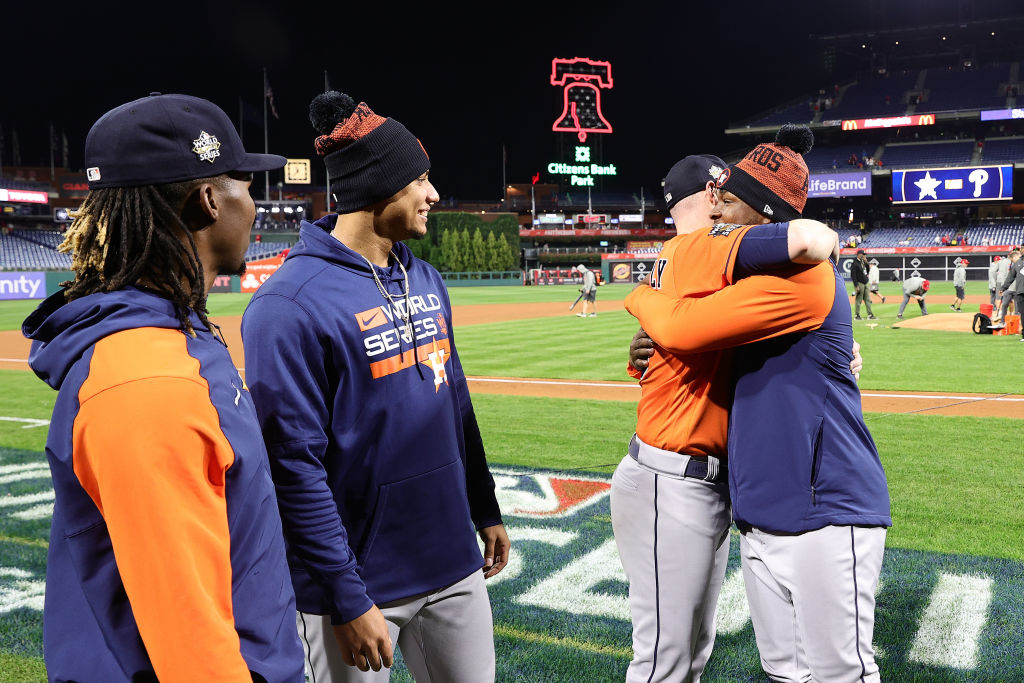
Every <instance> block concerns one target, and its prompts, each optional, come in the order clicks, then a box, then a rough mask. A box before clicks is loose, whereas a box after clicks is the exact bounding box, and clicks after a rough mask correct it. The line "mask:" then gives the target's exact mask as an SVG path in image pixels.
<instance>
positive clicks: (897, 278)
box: [889, 268, 900, 282]
mask: <svg viewBox="0 0 1024 683" xmlns="http://www.w3.org/2000/svg"><path fill="white" fill-rule="evenodd" d="M889 279H890V280H892V281H893V282H899V281H900V269H899V268H893V269H892V277H890V278H889Z"/></svg>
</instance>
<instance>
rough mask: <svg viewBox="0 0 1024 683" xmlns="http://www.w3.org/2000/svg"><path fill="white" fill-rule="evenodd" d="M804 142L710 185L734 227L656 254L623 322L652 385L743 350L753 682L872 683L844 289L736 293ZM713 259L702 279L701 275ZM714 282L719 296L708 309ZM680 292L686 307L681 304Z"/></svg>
mask: <svg viewBox="0 0 1024 683" xmlns="http://www.w3.org/2000/svg"><path fill="white" fill-rule="evenodd" d="M794 128H795V129H796V130H794ZM810 139H811V138H810V131H809V130H807V129H806V128H804V127H783V129H782V130H780V133H779V136H778V137H777V138H776V143H775V144H763V145H759V146H757V147H756V148H755V149H754V150H753V151H752V152H751V153H750V154H748V155H747V156H746V157H745V158H744V159H743V160H741V161H740V162H739V163H738V164H736V165H734V166H731V167H730V168H729V169H727V171H726V172H724V173H723V174H722V175H721V176H719V179H718V181H717V183H716V185H717V187H718V191H719V193H720V195H721V201H722V202H723V204H724V205H725V206H726V207H727V209H728V210H729V214H728V219H731V220H733V221H735V222H736V224H734V225H719V226H715V227H714V228H711V229H709V230H702V231H698V232H696V233H695V234H694V235H695V236H694V237H692V238H691V241H692V244H688V245H687V248H686V249H674V250H671V251H669V250H665V251H663V252H662V255H661V256H660V257H659V260H658V262H656V264H655V272H657V273H660V274H661V277H660V278H659V279H657V280H655V279H654V278H652V280H651V282H650V284H649V286H640V287H638V288H637V289H635V290H634V291H633V292H632V293H631V294H630V295H629V296H628V297H627V299H626V308H627V310H629V311H630V312H631V313H633V314H634V315H635V316H636V317H637V318H638V319H639V320H640V323H641V325H642V326H643V327H644V329H645V330H646V331H647V332H648V333H649V334H650V336H651V337H652V338H653V339H654V342H655V344H656V347H655V354H654V356H653V357H652V358H651V362H650V367H649V369H648V372H650V371H651V368H654V367H655V363H656V362H657V361H658V359H659V356H661V355H662V354H665V355H669V354H682V355H683V356H686V355H687V354H693V353H705V352H708V351H714V350H716V349H723V348H728V347H732V346H734V345H736V344H741V343H745V344H747V345H746V346H744V348H743V349H742V350H741V351H738V352H737V353H736V354H735V355H734V356H733V376H734V394H733V396H734V398H733V402H732V409H731V414H730V418H729V425H730V428H729V431H730V433H729V442H728V455H729V458H728V479H729V489H730V495H731V501H732V506H733V515H734V517H735V519H736V522H737V525H738V526H739V528H740V531H741V539H740V547H741V555H742V560H743V571H744V580H745V584H746V588H747V597H748V602H749V604H750V608H751V618H752V621H753V624H754V632H755V637H756V639H757V644H758V649H759V651H760V654H761V661H762V666H763V667H764V669H765V671H766V672H767V673H768V675H769V676H770V677H771V678H773V679H774V680H782V681H809V680H820V681H832V680H865V681H877V680H878V669H877V665H876V664H875V662H874V652H873V649H872V645H871V634H872V630H873V621H874V617H873V614H874V591H875V587H876V586H877V583H878V576H879V573H880V570H881V560H882V553H883V549H884V541H885V529H886V527H888V526H889V525H890V524H891V518H890V516H889V498H888V492H887V487H886V483H885V475H884V471H883V470H882V466H881V462H880V460H879V458H878V453H877V451H876V449H875V447H874V443H873V442H872V440H871V437H870V434H869V433H868V432H867V429H866V427H865V426H864V423H863V418H862V416H861V412H860V394H859V391H858V390H857V387H856V383H855V381H854V378H853V376H852V375H851V374H850V373H849V372H847V371H846V367H847V365H848V363H849V361H850V352H849V349H850V347H851V346H852V337H851V312H850V308H849V305H848V303H847V299H846V292H845V286H844V283H843V280H842V276H841V275H840V273H839V272H838V270H837V269H836V268H835V265H834V264H833V263H817V264H815V265H791V266H790V267H788V268H783V269H780V270H773V271H770V272H761V273H754V274H749V275H748V276H747V277H744V278H742V279H738V275H744V274H746V273H743V271H742V269H739V268H738V267H739V266H740V265H741V263H742V262H741V258H742V257H741V256H740V254H741V252H742V251H743V249H744V246H743V245H744V244H745V243H746V242H748V241H751V239H752V238H754V237H755V236H756V235H757V233H756V228H754V227H751V224H756V223H759V222H760V223H763V222H766V221H767V220H786V219H793V218H795V217H797V216H799V211H800V210H801V209H802V208H803V205H804V203H805V201H806V178H807V167H806V165H805V164H804V162H803V159H802V157H801V156H800V153H802V152H804V151H806V150H807V149H809V148H810ZM754 207H763V208H757V209H755V208H754ZM769 216H770V217H771V219H769V218H768V217H769ZM726 219H727V218H726V214H725V213H723V220H726ZM792 225H793V224H792V223H791V226H792ZM737 243H738V244H737ZM769 244H771V243H770V242H769ZM758 246H761V248H764V245H758ZM734 247H735V248H734ZM709 253H710V254H711V256H712V257H713V260H714V263H712V264H710V265H703V264H706V263H707V262H708V261H709V258H708V254H709ZM716 265H717V267H715V266H716ZM694 280H696V281H695V282H694ZM723 280H724V281H725V284H728V285H729V286H726V287H725V288H724V289H721V291H717V292H715V293H713V294H709V295H707V292H708V291H709V290H712V291H713V290H715V289H719V288H721V287H722V284H723ZM683 282H685V283H686V287H688V288H690V291H689V292H687V293H685V294H684V295H683V296H682V297H680V288H681V287H680V283H683ZM751 341H754V342H755V343H748V342H751ZM726 381H728V380H726ZM709 390H710V388H709Z"/></svg>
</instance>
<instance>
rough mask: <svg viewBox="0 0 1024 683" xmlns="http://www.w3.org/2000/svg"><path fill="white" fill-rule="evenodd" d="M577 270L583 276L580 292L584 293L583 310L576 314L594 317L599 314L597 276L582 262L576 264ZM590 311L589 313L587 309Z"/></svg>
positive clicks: (583, 316) (581, 316) (582, 316)
mask: <svg viewBox="0 0 1024 683" xmlns="http://www.w3.org/2000/svg"><path fill="white" fill-rule="evenodd" d="M576 271H577V272H578V273H579V274H580V275H582V276H583V288H582V289H581V290H580V293H581V294H582V295H583V310H582V311H580V312H579V313H577V314H576V315H577V316H579V317H580V318H586V317H590V318H593V317H594V316H596V315H597V278H596V277H595V276H594V271H592V270H590V269H589V268H587V267H586V266H585V265H583V264H582V263H581V264H580V265H578V266H576ZM588 310H589V311H590V312H589V313H587V311H588Z"/></svg>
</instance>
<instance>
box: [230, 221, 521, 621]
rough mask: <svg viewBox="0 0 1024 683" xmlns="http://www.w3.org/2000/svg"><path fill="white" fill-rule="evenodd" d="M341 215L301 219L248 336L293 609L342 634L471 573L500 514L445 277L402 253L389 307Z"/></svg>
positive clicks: (387, 282) (256, 302) (263, 291)
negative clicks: (342, 236)
mask: <svg viewBox="0 0 1024 683" xmlns="http://www.w3.org/2000/svg"><path fill="white" fill-rule="evenodd" d="M336 220H337V216H336V215H331V216H327V217H325V218H323V219H321V220H320V221H318V222H317V223H316V224H311V223H307V222H303V223H302V229H301V238H300V240H299V242H298V243H297V244H296V245H295V247H294V248H293V249H292V250H291V251H290V253H289V254H288V258H287V259H286V260H285V262H284V264H283V265H282V266H281V268H280V269H279V270H278V271H277V272H276V273H275V274H274V275H273V276H272V277H271V278H269V279H268V280H267V282H265V283H264V284H263V285H262V286H261V287H260V289H259V291H258V292H257V293H256V295H255V296H254V297H253V300H252V302H251V303H250V304H249V308H248V309H247V310H246V312H245V316H244V317H243V319H242V338H243V340H244V346H245V363H246V379H247V381H248V383H249V385H250V387H251V390H252V394H253V398H254V400H255V401H256V409H257V412H258V413H259V418H260V423H261V426H262V428H263V436H264V439H265V440H266V443H267V448H268V451H269V453H270V460H271V468H272V472H273V476H274V483H275V485H276V486H277V495H278V501H279V505H280V508H281V515H282V518H283V521H284V529H285V537H286V540H287V542H288V546H289V563H290V565H291V572H292V581H293V583H294V586H295V592H296V602H297V605H298V608H299V609H300V610H301V611H303V612H309V613H315V614H330V615H332V619H333V621H334V623H344V622H347V621H350V620H352V619H354V618H356V617H358V616H360V615H362V614H363V613H364V612H366V610H368V609H369V608H370V607H371V606H372V605H373V604H375V603H376V604H382V603H386V602H390V601H393V600H397V599H400V598H406V597H410V596H413V595H418V594H421V593H425V592H428V591H431V590H435V589H437V588H441V587H443V586H446V585H449V584H451V583H454V582H456V581H458V580H460V579H463V578H465V577H466V576H468V575H469V574H470V573H472V572H473V571H478V570H479V569H480V568H481V566H482V565H483V558H482V557H481V555H480V551H479V548H478V546H477V542H476V535H475V533H474V527H475V528H476V529H482V528H484V527H487V526H493V525H495V524H500V523H501V515H500V512H499V509H498V504H497V500H496V498H495V496H494V481H493V479H492V478H491V475H490V472H489V470H488V468H487V462H486V460H485V458H484V451H483V444H482V441H481V439H480V432H479V429H478V427H477V423H476V417H475V415H474V413H473V406H472V403H471V402H470V397H469V390H468V388H467V385H466V379H465V376H464V374H463V372H462V366H461V364H460V363H459V358H458V353H457V352H456V351H455V345H454V342H453V340H452V319H451V304H450V302H449V300H448V294H447V290H446V289H445V286H444V282H443V281H442V280H441V276H440V275H439V274H438V273H437V271H436V270H434V269H433V268H432V267H431V266H430V265H428V264H426V263H424V262H423V261H421V260H419V259H417V258H415V257H413V256H412V254H411V253H410V251H409V249H408V248H407V247H406V246H405V245H404V244H402V243H400V242H399V243H397V244H395V247H394V253H395V254H396V256H397V257H398V258H399V259H400V260H401V262H402V265H404V267H405V269H406V271H407V272H408V276H409V282H406V281H405V277H404V275H403V274H402V270H401V268H400V267H399V265H398V264H397V263H392V264H391V265H390V267H388V268H378V267H376V266H374V269H375V270H376V273H377V276H378V278H379V280H380V283H381V286H382V287H384V288H385V289H386V291H387V292H389V293H391V294H392V296H393V300H394V301H395V303H394V304H392V303H389V301H388V300H387V299H386V298H385V297H384V295H383V294H382V293H381V291H380V290H379V287H378V284H377V282H376V281H375V280H374V277H373V275H372V273H371V271H370V267H371V266H370V265H369V263H368V262H367V261H366V260H365V259H364V258H363V257H362V256H360V255H359V254H358V253H356V252H354V251H352V250H351V249H349V248H348V247H346V246H345V245H344V244H342V243H341V242H339V241H338V240H337V239H335V238H334V237H333V236H332V235H331V234H330V232H329V231H330V230H331V229H332V228H333V226H334V223H335V221H336ZM407 286H408V291H409V305H408V308H409V310H410V315H409V326H410V327H411V331H412V334H411V335H410V334H408V332H407V326H406V323H405V321H404V320H403V315H402V313H403V311H404V310H405V308H406V301H405V297H404V296H403V295H404V292H405V291H406V290H405V288H406V287H407Z"/></svg>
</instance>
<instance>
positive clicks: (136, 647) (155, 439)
mask: <svg viewBox="0 0 1024 683" xmlns="http://www.w3.org/2000/svg"><path fill="white" fill-rule="evenodd" d="M191 322H192V325H193V327H194V328H195V336H191V335H188V334H185V333H183V332H182V331H181V330H180V329H179V326H180V323H179V321H178V318H177V316H176V314H175V309H174V305H173V304H172V303H171V301H169V300H168V299H166V298H163V297H161V296H158V295H157V294H154V293H152V292H149V291H144V290H141V289H136V288H134V287H128V288H126V289H123V290H118V291H116V292H110V293H98V294H91V295H89V296H85V297H82V298H79V299H75V300H74V301H71V302H69V303H65V299H64V292H58V293H56V294H54V295H53V296H51V297H50V298H48V299H47V300H46V301H44V302H43V303H42V304H41V305H40V306H39V308H38V309H36V311H35V312H34V313H33V314H32V315H31V316H29V318H28V319H27V320H26V321H25V324H24V326H23V332H24V333H25V336H27V337H29V338H30V339H32V353H31V356H30V358H29V364H30V365H31V366H32V369H33V370H34V371H35V372H36V374H37V375H38V376H39V377H40V378H41V379H43V380H44V381H46V382H47V383H48V384H49V385H50V386H51V387H53V388H54V389H57V390H58V392H59V393H58V395H57V401H56V405H55V406H54V410H53V420H52V422H51V424H50V430H49V434H48V435H47V441H46V457H47V459H48V460H49V463H50V471H51V473H52V475H53V489H54V494H55V499H56V500H55V503H54V508H53V523H52V526H51V530H50V545H49V551H48V555H47V560H46V603H45V607H44V612H43V649H44V652H45V657H46V669H47V674H48V676H49V679H50V680H51V681H111V682H114V681H126V682H127V681H139V680H146V681H148V680H156V679H157V678H159V679H160V680H165V681H212V680H217V681H251V680H253V679H255V676H251V675H250V671H251V672H253V673H255V674H258V675H259V676H260V678H259V679H257V680H266V681H269V682H271V683H274V682H281V681H292V682H296V681H301V680H302V676H303V673H302V672H303V669H302V646H301V645H300V644H299V639H298V634H297V633H296V630H295V616H294V615H295V612H294V609H295V599H294V596H293V593H292V588H291V586H290V585H289V581H288V565H287V562H286V560H285V548H284V541H283V537H282V533H281V520H280V517H279V516H278V512H277V503H276V501H275V496H274V487H273V482H272V481H271V477H270V472H269V467H268V463H267V453H266V450H265V449H264V447H263V442H262V440H261V439H260V438H259V432H258V429H257V420H256V411H255V408H254V406H253V404H252V400H251V399H250V397H249V392H247V391H246V390H245V385H244V384H243V383H242V380H241V378H240V377H239V375H238V371H237V370H236V369H235V367H234V364H233V363H232V362H231V357H230V356H229V355H228V351H227V347H226V346H225V345H224V343H223V342H222V341H221V340H220V339H218V338H217V337H215V336H214V335H213V334H212V333H211V332H210V330H208V329H207V328H206V327H205V326H204V325H203V324H202V323H201V322H200V321H199V318H198V317H197V316H196V315H195V314H192V317H191Z"/></svg>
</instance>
